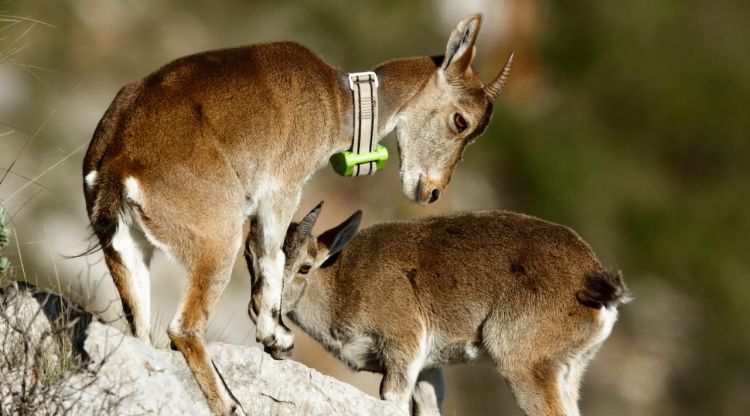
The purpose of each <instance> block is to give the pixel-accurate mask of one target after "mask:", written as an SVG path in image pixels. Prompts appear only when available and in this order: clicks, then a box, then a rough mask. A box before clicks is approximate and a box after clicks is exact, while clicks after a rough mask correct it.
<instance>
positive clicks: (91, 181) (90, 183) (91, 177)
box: [83, 170, 96, 189]
mask: <svg viewBox="0 0 750 416" xmlns="http://www.w3.org/2000/svg"><path fill="white" fill-rule="evenodd" d="M83 181H84V182H86V186H87V187H88V188H89V189H91V188H93V187H94V185H96V171H95V170H92V171H91V172H89V173H87V174H86V176H85V177H84V178H83Z"/></svg>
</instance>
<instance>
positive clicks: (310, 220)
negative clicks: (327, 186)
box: [297, 201, 323, 234]
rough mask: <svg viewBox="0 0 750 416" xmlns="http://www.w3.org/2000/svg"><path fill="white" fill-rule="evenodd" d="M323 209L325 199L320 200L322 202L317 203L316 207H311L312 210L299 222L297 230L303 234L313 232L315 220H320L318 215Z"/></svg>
mask: <svg viewBox="0 0 750 416" xmlns="http://www.w3.org/2000/svg"><path fill="white" fill-rule="evenodd" d="M321 209H323V201H320V203H319V204H318V205H316V206H315V208H313V209H311V210H310V212H308V213H307V215H305V218H303V219H302V221H300V223H299V228H297V232H298V233H302V234H310V233H312V229H313V227H314V226H315V222H316V221H318V215H320V210H321Z"/></svg>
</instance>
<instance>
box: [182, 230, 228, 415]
mask: <svg viewBox="0 0 750 416" xmlns="http://www.w3.org/2000/svg"><path fill="white" fill-rule="evenodd" d="M240 229H241V228H238V231H237V236H235V237H231V238H228V239H220V238H214V239H212V240H210V241H208V240H204V241H198V242H196V247H199V248H200V252H199V253H195V254H196V255H195V256H194V257H191V259H190V260H189V261H190V264H188V265H187V266H188V281H187V285H186V287H185V291H184V294H183V297H182V301H181V302H180V306H179V308H178V311H177V315H176V316H175V318H174V319H173V320H172V322H171V323H170V324H169V329H168V330H167V334H168V335H169V338H170V340H171V341H172V343H173V345H174V346H175V347H176V348H177V349H178V350H179V351H180V353H182V355H183V357H185V361H187V365H188V367H189V368H190V371H191V372H192V373H193V376H194V377H195V380H196V381H197V382H198V385H199V386H200V388H201V390H202V391H203V394H204V395H205V396H206V401H207V402H208V405H209V407H210V408H211V411H212V412H213V413H215V414H219V415H226V414H242V409H241V407H240V406H239V404H238V403H237V402H236V400H235V399H234V398H233V396H232V394H231V392H230V391H228V389H227V388H226V387H225V385H224V382H223V380H222V379H221V376H220V375H219V373H218V372H217V370H216V368H215V367H214V365H213V362H212V361H211V357H210V356H209V354H208V351H207V349H206V344H205V333H206V322H207V320H208V315H209V313H210V312H211V310H212V309H213V307H214V305H215V304H216V301H217V300H218V299H219V297H220V296H221V294H222V292H223V291H224V288H225V287H226V285H227V283H228V282H229V279H230V277H231V271H232V265H233V263H234V258H235V256H236V254H237V250H239V248H240V242H241V234H240V232H239V230H240Z"/></svg>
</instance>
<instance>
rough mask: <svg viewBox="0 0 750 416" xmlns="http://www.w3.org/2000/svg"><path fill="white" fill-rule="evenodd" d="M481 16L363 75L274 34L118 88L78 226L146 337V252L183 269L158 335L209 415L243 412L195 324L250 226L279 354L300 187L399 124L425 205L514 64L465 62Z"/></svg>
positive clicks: (404, 153)
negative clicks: (288, 246)
mask: <svg viewBox="0 0 750 416" xmlns="http://www.w3.org/2000/svg"><path fill="white" fill-rule="evenodd" d="M480 25H481V16H479V15H474V16H469V17H467V18H466V19H464V20H462V21H461V22H460V23H459V24H458V26H457V27H456V28H455V30H454V31H453V32H452V33H451V36H450V39H449V40H448V44H447V47H446V50H445V55H444V56H440V57H434V58H430V57H427V56H424V57H417V58H408V59H397V60H393V61H389V62H386V63H383V64H381V65H379V66H377V67H376V68H375V69H374V72H372V73H368V74H367V75H366V76H360V75H361V74H347V73H345V72H343V71H341V70H339V69H336V68H334V67H332V66H330V65H329V64H327V63H326V62H324V61H323V60H322V59H321V58H320V57H318V56H317V55H315V54H314V53H313V52H311V51H310V50H308V49H306V48H304V47H303V46H300V45H299V44H296V43H292V42H278V43H267V44H258V45H250V46H245V47H239V48H233V49H224V50H218V51H210V52H205V53H199V54H196V55H191V56H187V57H183V58H180V59H177V60H175V61H173V62H170V63H168V64H166V65H165V66H163V67H162V68H160V69H158V70H157V71H155V72H153V73H152V74H150V75H148V76H146V77H145V78H143V79H142V80H140V81H136V82H133V83H131V84H128V85H126V86H125V87H124V88H122V89H121V90H120V92H119V93H118V94H117V97H115V99H114V101H113V102H112V104H111V105H110V107H109V109H108V110H107V112H106V113H105V114H104V117H103V118H102V120H101V121H100V122H99V125H98V126H97V128H96V131H95V132H94V137H93V139H92V140H91V144H90V146H89V149H88V152H87V153H86V157H85V159H84V162H83V175H84V194H85V197H86V209H87V211H88V215H89V219H90V221H91V224H92V226H93V229H94V232H95V234H96V236H97V237H98V239H99V242H100V243H101V247H102V250H103V252H104V258H105V260H106V263H107V266H108V267H109V270H110V273H111V275H112V279H113V281H114V283H115V286H116V287H117V290H118V292H119V294H120V299H121V301H122V306H123V311H124V313H125V316H126V317H127V319H128V322H129V324H130V327H131V330H132V332H133V334H134V335H135V336H137V337H138V338H140V339H142V340H143V341H144V342H146V343H148V342H149V323H150V317H149V308H150V296H149V288H150V277H149V264H150V261H151V257H152V253H153V250H154V248H159V249H161V250H163V251H165V252H167V253H169V254H170V255H171V256H172V257H173V258H176V259H177V260H179V261H181V262H182V263H183V264H184V265H185V267H186V269H187V272H188V281H187V285H186V288H185V291H184V294H183V295H182V301H181V302H180V306H179V310H178V312H177V315H176V316H175V318H174V319H173V320H172V321H171V323H170V324H169V329H168V331H167V333H168V335H169V338H170V339H171V341H172V343H173V345H174V346H175V347H176V348H177V349H179V350H180V352H181V353H182V355H183V356H184V357H185V360H186V361H187V364H188V366H189V367H190V369H191V371H192V373H193V375H194V376H195V378H196V380H197V381H198V384H199V385H200V387H201V389H202V391H203V393H204V394H205V396H206V399H207V400H208V404H209V406H210V408H211V410H212V411H213V412H214V413H217V414H227V413H234V412H242V410H241V408H239V407H238V406H237V403H236V400H234V399H233V398H232V397H231V394H230V392H229V391H227V389H226V388H225V387H224V385H223V383H222V381H221V379H220V376H219V374H218V373H217V371H216V369H215V368H214V366H213V365H212V363H211V359H210V357H209V356H208V354H207V352H206V348H205V345H204V333H205V326H206V321H207V319H208V315H209V313H210V312H211V310H212V309H213V307H214V305H215V304H216V301H217V300H218V299H219V296H220V295H221V293H222V292H223V291H224V288H225V287H226V284H227V282H228V281H229V277H230V271H231V270H232V265H233V264H234V260H235V257H236V254H237V251H238V250H239V249H240V247H241V245H242V237H243V236H242V224H243V222H244V221H245V219H246V218H248V217H250V218H255V219H256V220H257V221H256V224H257V227H258V230H256V231H257V232H256V233H254V234H253V235H255V236H256V237H257V241H256V243H257V246H258V253H257V254H258V264H259V272H258V273H259V274H258V282H259V283H258V284H256V285H255V286H254V293H253V294H252V296H253V299H254V301H256V302H257V304H258V307H259V314H258V319H257V325H256V338H257V339H258V340H259V341H260V342H262V343H263V344H264V345H265V346H266V349H267V350H269V351H270V352H271V353H272V354H273V355H274V356H275V357H283V356H285V355H287V354H288V352H289V350H290V349H291V348H292V345H293V339H292V335H291V332H289V330H288V329H287V328H286V327H284V325H283V323H282V321H281V319H280V314H279V311H280V309H281V290H282V286H281V282H282V271H283V267H284V264H285V258H284V253H283V252H282V251H281V246H282V243H283V241H284V233H285V231H286V229H287V226H288V225H289V223H290V222H291V219H292V214H293V213H294V212H295V211H296V209H297V207H298V205H299V199H300V194H301V192H302V188H303V185H304V184H305V183H306V182H307V180H308V179H309V178H310V177H311V176H312V175H313V173H314V172H315V171H316V170H317V169H319V168H321V167H323V166H325V165H326V164H327V163H328V160H329V157H331V156H332V155H334V154H336V153H339V152H342V151H345V150H347V149H350V148H351V149H352V151H355V150H356V151H357V152H359V150H360V149H354V147H355V146H354V145H353V143H358V144H359V143H360V140H365V141H366V142H367V143H368V144H369V145H370V147H372V145H373V144H377V142H378V141H379V140H380V139H381V138H382V137H383V136H385V135H386V134H388V133H389V132H390V131H391V130H394V129H395V130H396V132H397V135H398V146H399V149H400V156H401V178H402V184H403V191H404V193H405V194H406V195H407V196H408V197H409V198H410V199H412V200H414V201H415V202H418V203H420V204H427V203H430V202H433V201H435V200H436V199H437V198H438V197H439V196H440V192H441V191H442V190H443V189H444V188H445V187H446V186H447V184H448V181H449V180H450V177H451V175H452V173H453V171H454V169H455V167H456V164H457V163H458V161H459V160H460V158H461V155H462V153H463V151H464V149H465V148H466V146H467V145H469V144H470V143H472V142H473V141H474V139H475V138H476V137H477V136H479V135H480V134H482V132H483V131H484V130H485V128H486V127H487V124H488V122H489V119H490V115H491V113H492V103H493V101H494V100H495V99H497V98H498V96H499V95H500V92H501V90H502V87H503V85H504V84H505V82H506V80H507V78H508V74H509V71H510V60H509V61H508V63H507V64H506V65H505V68H504V69H503V70H502V71H501V72H500V74H499V75H498V76H497V77H496V78H495V79H494V80H493V81H492V82H490V83H489V84H487V85H485V84H484V83H483V82H482V80H481V79H480V78H479V76H478V75H477V73H476V71H475V70H474V69H472V66H471V63H472V60H473V58H474V56H475V54H476V48H475V47H474V43H475V41H476V38H477V33H478V31H479V27H480ZM355 97H359V98H355ZM378 100H379V101H378ZM377 120H380V123H378V122H377ZM355 126H356V128H355ZM363 137H364V138H363ZM356 147H358V148H359V145H357V146H356ZM365 167H367V169H366V171H365V173H366V172H372V169H373V167H372V166H370V165H368V166H361V168H365ZM361 168H360V167H359V166H358V168H357V169H358V173H357V174H361V173H362V170H361Z"/></svg>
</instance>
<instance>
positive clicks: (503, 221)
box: [246, 203, 627, 416]
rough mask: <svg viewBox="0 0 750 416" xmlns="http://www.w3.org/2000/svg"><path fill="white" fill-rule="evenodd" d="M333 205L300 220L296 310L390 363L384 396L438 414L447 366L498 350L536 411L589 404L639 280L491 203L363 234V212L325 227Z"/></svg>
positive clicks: (290, 251) (340, 345)
mask: <svg viewBox="0 0 750 416" xmlns="http://www.w3.org/2000/svg"><path fill="white" fill-rule="evenodd" d="M321 204H322V203H321ZM320 210H321V205H318V206H317V207H316V208H314V209H313V210H312V211H311V212H310V213H309V214H307V216H306V217H305V218H304V219H303V220H302V221H301V222H300V223H299V224H292V225H290V226H289V229H288V231H287V235H286V239H285V241H284V246H283V249H284V252H285V254H286V263H285V266H284V291H283V302H282V304H283V305H284V308H283V309H282V314H283V315H285V316H287V317H288V318H289V319H290V320H291V321H292V322H294V323H295V324H296V325H298V326H299V327H300V328H301V329H302V330H303V331H305V332H306V333H308V334H309V335H310V336H312V337H313V338H315V339H316V340H317V341H318V342H320V343H321V344H323V346H324V347H325V348H326V349H327V350H328V351H329V352H331V353H332V354H333V355H335V356H336V357H337V358H339V359H340V360H342V361H343V362H345V363H346V364H347V365H348V366H349V367H351V368H353V369H355V370H366V371H372V372H378V373H382V374H383V380H382V383H381V385H380V395H381V397H382V398H383V399H384V400H389V401H392V402H394V403H396V404H398V405H399V406H400V407H401V408H402V409H403V410H404V411H405V412H407V411H408V409H409V406H410V404H411V403H412V402H413V403H414V404H413V409H412V410H413V412H414V413H415V414H437V413H439V407H440V401H441V398H442V376H441V373H440V370H439V368H440V367H442V366H445V365H448V364H452V363H463V362H470V361H473V360H475V359H476V358H478V357H479V356H480V355H487V356H489V358H491V359H492V360H493V361H494V363H495V365H496V366H497V369H498V371H499V372H500V373H501V374H502V376H503V377H504V378H505V379H506V380H507V381H508V383H509V384H510V386H511V387H512V389H513V393H514V395H515V397H516V400H517V402H518V405H519V406H520V407H521V409H522V410H523V411H524V413H526V414H527V415H568V416H569V415H578V414H579V412H578V388H579V385H580V383H581V377H582V375H583V372H584V370H585V368H586V366H587V364H588V362H589V361H590V360H591V358H592V357H593V356H594V354H595V353H596V351H597V350H598V348H599V346H600V345H601V344H602V342H603V341H604V340H605V339H606V338H607V336H608V335H609V333H610V331H611V330H612V326H613V324H614V323H615V320H616V319H617V305H618V304H619V303H622V302H623V301H624V300H626V293H627V288H626V286H625V283H624V281H623V279H622V277H621V275H620V274H619V273H618V274H611V273H609V272H608V271H606V270H605V269H604V268H603V267H602V265H601V263H600V262H599V260H598V259H597V258H596V256H595V255H594V253H593V251H592V250H591V248H590V247H589V246H588V244H586V242H584V241H583V240H582V239H581V238H580V237H579V236H578V235H577V234H576V233H575V232H574V231H572V230H571V229H569V228H567V227H564V226H561V225H557V224H553V223H550V222H547V221H543V220H541V219H538V218H534V217H530V216H527V215H522V214H516V213H512V212H504V211H489V212H466V213H459V214H455V215H449V216H441V217H429V218H422V219H418V220H413V221H405V222H391V223H384V224H378V225H375V226H372V227H369V228H366V229H364V230H362V231H360V232H359V233H357V232H356V230H357V227H358V225H359V220H360V217H361V213H360V212H359V211H357V212H356V213H355V214H354V215H352V216H351V217H350V218H349V219H347V220H346V221H344V222H343V223H342V224H341V225H339V226H337V227H335V228H333V229H331V230H328V231H326V232H324V233H322V234H321V235H320V236H317V237H316V236H314V235H313V234H312V233H311V231H312V228H313V226H314V224H315V221H316V220H317V217H318V215H319V213H320ZM251 233H252V231H251ZM254 241H256V240H255V239H253V238H252V236H249V237H248V241H247V244H246V260H247V262H248V267H249V269H250V272H251V277H252V280H253V284H255V282H256V281H257V264H256V263H257V262H255V261H254V257H253V253H254V251H255V249H256V247H255V246H254ZM248 309H249V312H250V315H251V317H253V319H255V314H256V313H257V310H258V305H256V304H254V303H253V302H252V301H251V303H250V305H249V307H248Z"/></svg>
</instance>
